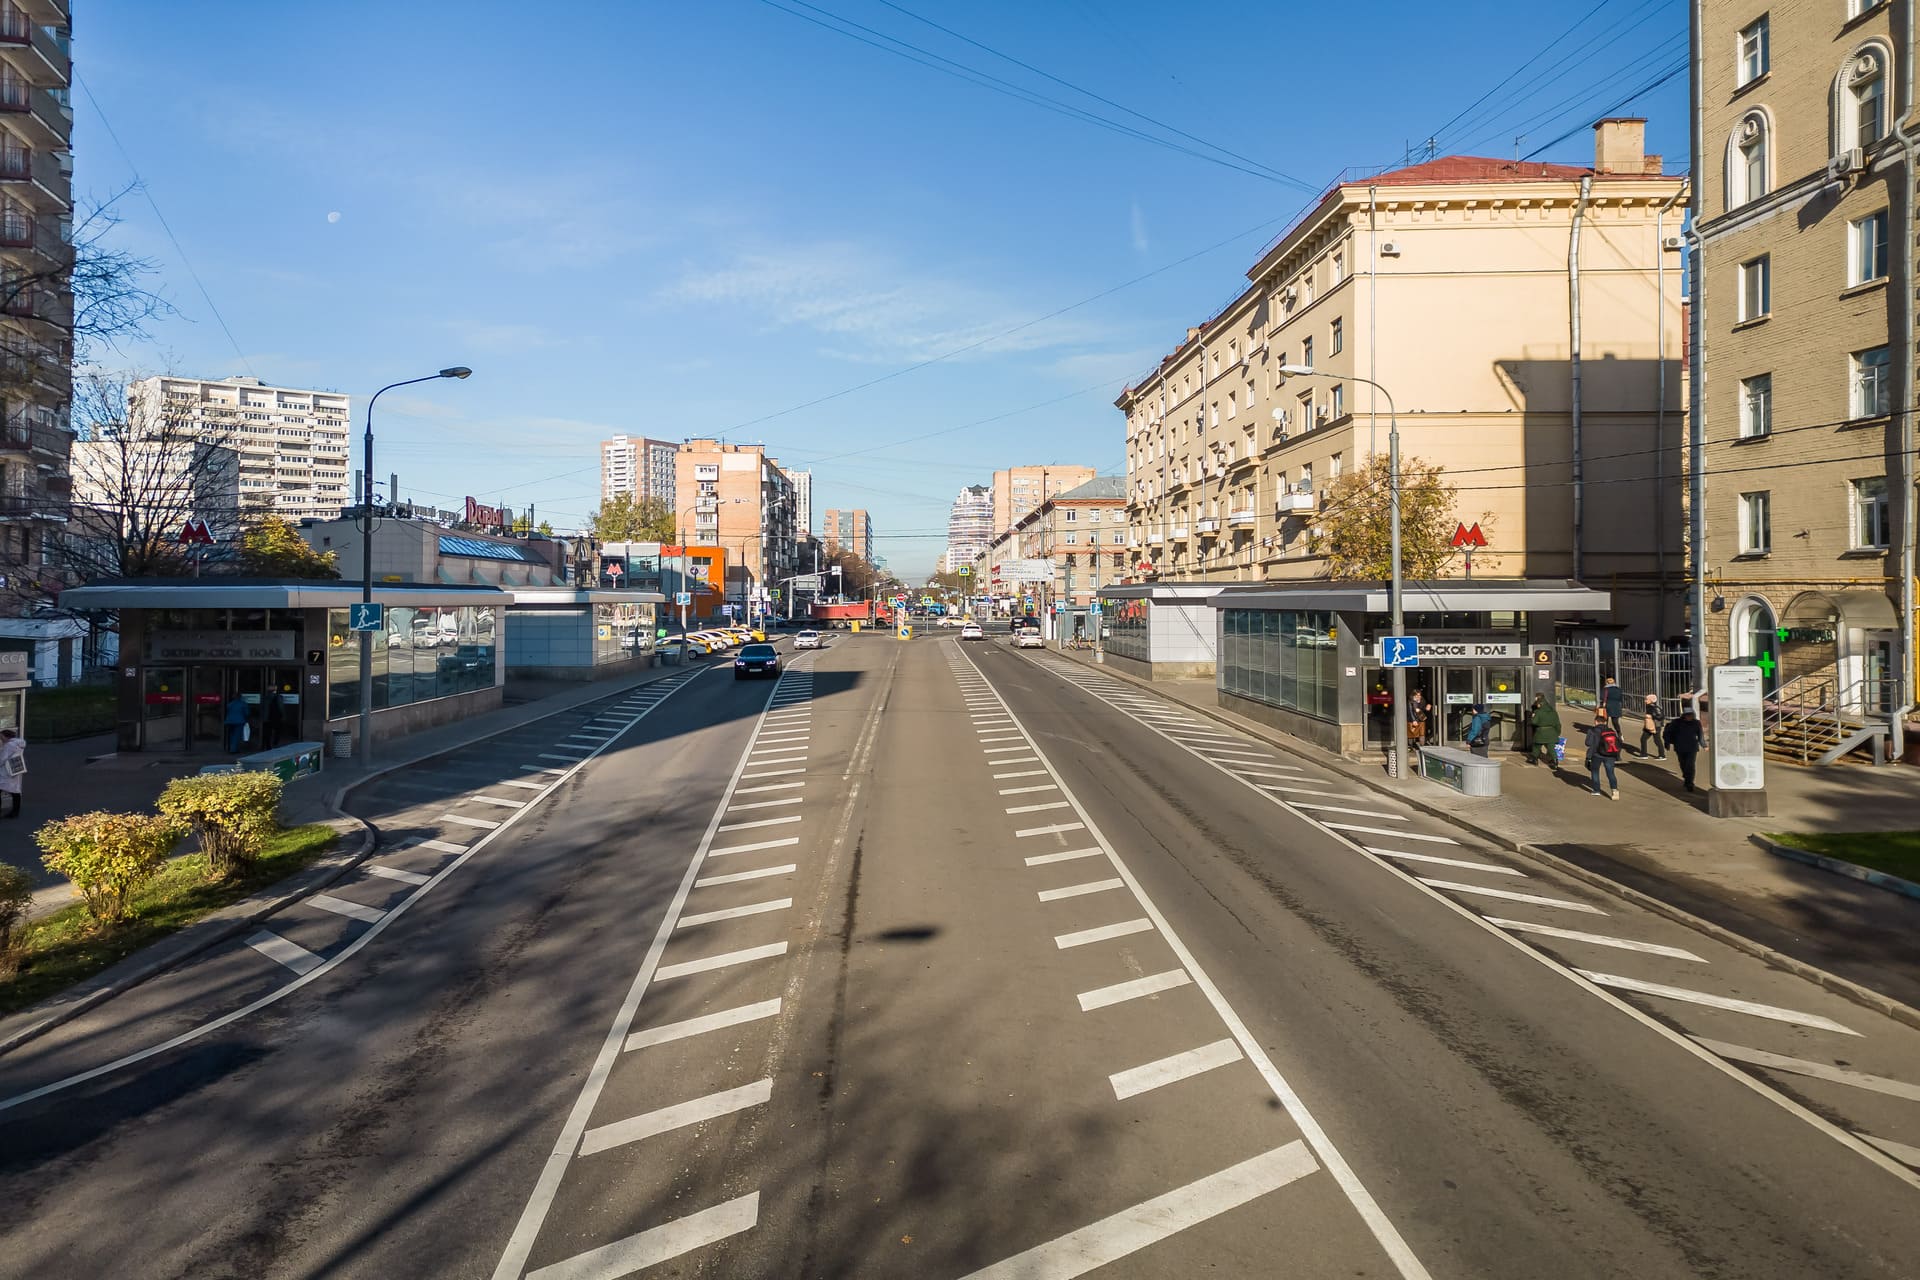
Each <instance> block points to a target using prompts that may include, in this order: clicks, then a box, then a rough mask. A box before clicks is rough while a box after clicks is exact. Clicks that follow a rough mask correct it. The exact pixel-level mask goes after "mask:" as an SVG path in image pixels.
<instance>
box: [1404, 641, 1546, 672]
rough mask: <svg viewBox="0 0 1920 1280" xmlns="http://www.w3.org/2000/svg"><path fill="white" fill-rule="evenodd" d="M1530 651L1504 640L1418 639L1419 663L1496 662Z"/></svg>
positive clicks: (1520, 645) (1521, 645)
mask: <svg viewBox="0 0 1920 1280" xmlns="http://www.w3.org/2000/svg"><path fill="white" fill-rule="evenodd" d="M1379 646H1380V642H1379V641H1378V640H1376V641H1374V656H1375V657H1378V656H1379ZM1530 652H1531V650H1529V649H1528V648H1527V646H1525V645H1523V644H1515V643H1509V642H1507V641H1504V640H1430V639H1428V638H1427V637H1426V636H1421V637H1420V663H1421V665H1422V666H1425V665H1426V664H1428V663H1430V662H1475V661H1480V662H1498V661H1501V660H1503V659H1518V658H1522V657H1526V656H1527V655H1528V654H1529V653H1530Z"/></svg>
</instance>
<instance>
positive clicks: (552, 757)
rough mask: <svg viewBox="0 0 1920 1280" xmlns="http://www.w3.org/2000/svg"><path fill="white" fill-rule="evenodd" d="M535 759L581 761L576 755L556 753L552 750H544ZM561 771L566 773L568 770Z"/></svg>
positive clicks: (574, 762)
mask: <svg viewBox="0 0 1920 1280" xmlns="http://www.w3.org/2000/svg"><path fill="white" fill-rule="evenodd" d="M534 759H535V760H565V761H566V762H567V763H568V764H579V763H580V761H579V759H578V758H576V757H574V756H561V755H555V754H554V753H553V752H551V751H542V752H541V753H540V754H539V755H537V756H535V757H534ZM560 772H562V773H565V772H566V770H564V769H562V770H561V771H560Z"/></svg>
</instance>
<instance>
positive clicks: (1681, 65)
mask: <svg viewBox="0 0 1920 1280" xmlns="http://www.w3.org/2000/svg"><path fill="white" fill-rule="evenodd" d="M1692 61H1693V59H1692V57H1691V56H1686V57H1682V58H1681V59H1680V61H1679V62H1677V63H1675V64H1674V65H1673V66H1672V67H1670V68H1668V69H1667V70H1666V71H1663V72H1662V73H1661V74H1659V75H1658V76H1655V77H1654V78H1653V79H1651V80H1649V81H1647V82H1646V83H1645V84H1643V85H1641V86H1640V87H1639V88H1637V89H1635V90H1633V91H1632V92H1631V93H1629V94H1627V96H1626V97H1624V98H1621V99H1620V100H1619V101H1617V102H1615V103H1614V104H1613V105H1611V106H1609V107H1604V108H1602V109H1601V110H1600V111H1599V112H1598V114H1597V115H1594V116H1591V117H1583V118H1582V120H1581V123H1579V124H1576V125H1575V126H1573V128H1571V129H1568V130H1567V131H1566V132H1564V133H1561V134H1558V135H1556V136H1555V137H1553V138H1551V139H1550V140H1548V141H1547V142H1545V143H1542V144H1541V145H1540V146H1538V147H1535V148H1534V149H1533V150H1532V151H1529V152H1528V153H1527V155H1526V158H1527V159H1529V160H1531V159H1533V158H1534V157H1535V156H1537V155H1539V154H1540V153H1541V152H1543V151H1546V150H1548V149H1550V148H1552V147H1557V146H1559V145H1560V144H1561V143H1563V142H1565V141H1566V140H1567V139H1568V138H1571V137H1572V136H1573V135H1574V134H1576V133H1578V132H1580V131H1581V130H1582V129H1584V128H1586V127H1587V120H1588V119H1604V118H1605V117H1607V116H1610V115H1612V114H1613V113H1614V112H1616V111H1619V110H1620V109H1621V108H1623V107H1625V106H1627V105H1628V104H1629V103H1631V102H1633V101H1634V100H1635V99H1636V98H1639V97H1641V96H1643V95H1645V94H1649V93H1652V92H1653V91H1654V90H1655V89H1658V88H1659V87H1660V86H1661V85H1663V84H1665V83H1666V82H1667V81H1669V80H1671V79H1673V78H1674V77H1675V76H1678V75H1682V74H1684V73H1685V72H1686V70H1687V68H1688V67H1689V66H1691V65H1692Z"/></svg>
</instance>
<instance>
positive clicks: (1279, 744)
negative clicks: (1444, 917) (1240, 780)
mask: <svg viewBox="0 0 1920 1280" xmlns="http://www.w3.org/2000/svg"><path fill="white" fill-rule="evenodd" d="M1082 665H1084V666H1088V667H1092V666H1094V665H1095V664H1093V663H1084V664H1082ZM1098 669H1099V670H1101V671H1104V672H1106V674H1108V675H1110V676H1113V677H1114V678H1115V679H1118V680H1124V681H1126V682H1127V683H1128V684H1131V685H1134V686H1136V687H1137V688H1140V689H1144V690H1146V691H1148V692H1150V693H1152V694H1154V695H1155V696H1156V697H1158V698H1160V699H1161V700H1162V701H1164V702H1168V703H1171V704H1172V705H1174V706H1177V707H1183V708H1185V709H1187V710H1189V711H1196V712H1198V713H1199V714H1201V715H1203V716H1205V717H1207V718H1208V719H1209V720H1212V721H1214V722H1215V723H1216V724H1223V725H1226V726H1227V727H1228V728H1231V729H1236V730H1239V731H1240V732H1242V733H1247V734H1250V735H1252V736H1253V737H1256V738H1258V739H1260V740H1261V741H1262V742H1265V743H1267V744H1268V745H1269V746H1271V747H1273V748H1275V749H1276V750H1280V751H1285V752H1288V753H1289V754H1291V755H1293V756H1296V757H1298V758H1299V759H1303V760H1308V761H1310V762H1313V763H1316V764H1320V765H1322V766H1324V767H1330V768H1333V769H1334V770H1335V771H1336V772H1338V773H1340V774H1341V775H1342V776H1343V777H1346V778H1348V779H1349V780H1351V781H1353V782H1357V783H1359V784H1360V785H1361V786H1364V787H1366V788H1368V789H1369V790H1371V791H1374V792H1376V793H1378V794H1380V795H1382V796H1385V797H1387V798H1389V799H1392V800H1397V801H1399V802H1400V803H1402V804H1405V805H1407V806H1409V807H1410V808H1414V809H1418V810H1419V811H1420V812H1422V813H1424V814H1426V815H1427V816H1429V817H1432V818H1438V819H1439V820H1441V821H1442V822H1446V823H1449V824H1451V825H1453V826H1455V827H1458V828H1459V829H1460V830H1462V831H1465V832H1467V833H1468V834H1470V835H1472V836H1473V837H1474V838H1475V839H1478V840H1483V841H1485V842H1486V843H1488V844H1491V845H1493V846H1495V847H1497V848H1501V849H1505V850H1507V851H1508V852H1509V853H1515V854H1518V855H1519V856H1521V857H1523V858H1526V859H1527V860H1529V861H1531V862H1536V863H1538V864H1540V865H1541V866H1543V867H1546V868H1548V869H1549V870H1552V871H1557V872H1559V873H1560V874H1562V875H1565V876H1569V877H1571V878H1573V879H1575V880H1578V881H1580V882H1581V883H1582V884H1585V885H1589V886H1591V887H1592V888H1595V889H1600V890H1603V891H1605V892H1607V893H1611V894H1613V895H1615V896H1617V897H1621V898H1624V899H1626V900H1627V901H1628V902H1631V903H1634V904H1635V905H1637V906H1641V907H1645V908H1646V909H1647V910H1649V911H1651V912H1653V913H1654V914H1655V915H1658V916H1663V917H1665V918H1666V919H1668V920H1671V921H1673V922H1674V923H1675V924H1680V925H1685V926H1686V927H1687V928H1689V929H1694V930H1697V931H1699V932H1701V933H1704V934H1706V935H1707V936H1708V937H1710V938H1713V939H1715V940H1716V941H1718V942H1724V943H1725V944H1727V945H1728V946H1730V947H1732V948H1734V949H1735V950H1736V951H1741V952H1744V953H1746V954H1747V955H1750V956H1752V957H1754V958H1755V959H1757V960H1761V961H1764V962H1765V963H1767V964H1769V965H1772V966H1773V967H1774V968H1776V969H1781V970H1784V971H1785V972H1787V973H1791V974H1793V975H1794V976H1796V977H1799V978H1804V979H1806V980H1807V981H1809V982H1811V983H1813V984H1815V985H1816V986H1819V987H1823V988H1825V989H1826V990H1828V991H1830V992H1832V993H1833V994H1834V995H1837V996H1840V997H1842V998H1843V999H1847V1000H1851V1001H1852V1002H1853V1003H1855V1004H1857V1005H1860V1006H1861V1007H1862V1008H1865V1009H1870V1010H1872V1011H1873V1012H1875V1013H1878V1014H1882V1015H1884V1016H1886V1017H1889V1018H1892V1019H1893V1020H1894V1021H1895V1022H1901V1023H1905V1024H1906V1025H1907V1026H1909V1027H1913V1028H1915V1029H1920V1009H1915V1008H1914V1007H1912V1006H1911V1005H1907V1004H1903V1003H1901V1002H1900V1001H1898V1000H1895V999H1894V998H1893V997H1892V996H1888V995H1882V994H1881V993H1880V992H1878V991H1875V990H1873V989H1872V988H1870V987H1864V986H1861V985H1860V984H1859V983H1857V982H1854V981H1851V980H1850V979H1847V978H1843V977H1841V976H1840V975H1839V974H1836V973H1829V972H1827V971H1826V970H1825V969H1822V968H1820V967H1819V966H1818V965H1813V964H1808V963H1807V962H1806V961H1804V960H1800V959H1796V958H1795V957H1793V956H1790V955H1787V954H1786V953H1785V952H1783V951H1780V950H1777V949H1775V948H1773V947H1770V946H1768V945H1766V944H1765V943H1763V942H1756V941H1754V940H1753V939H1752V938H1748V937H1746V936H1744V935H1742V934H1739V933H1735V932H1734V931H1733V930H1731V929H1728V928H1726V927H1724V926H1722V925H1717V924H1715V923H1713V922H1712V921H1711V920H1705V919H1702V918H1701V917H1699V916H1697V915H1695V914H1693V912H1691V911H1688V910H1686V909H1685V908H1682V907H1676V906H1674V905H1673V904H1672V903H1670V902H1665V901H1663V900H1661V899H1659V898H1656V897H1654V896H1653V895H1651V894H1649V893H1645V892H1643V891H1641V890H1639V889H1635V888H1634V887H1633V886H1631V885H1626V884H1622V883H1620V882H1619V881H1618V880H1614V879H1612V878H1610V877H1608V876H1605V875H1602V874H1601V873H1600V872H1597V871H1590V870H1588V869H1587V868H1586V867H1583V866H1580V865H1579V864H1578V863H1574V862H1568V861H1567V860H1566V859H1564V858H1562V857H1559V856H1558V855H1556V854H1551V853H1548V852H1547V851H1546V850H1545V849H1542V848H1540V847H1539V846H1538V845H1533V844H1528V843H1526V842H1525V841H1523V840H1515V839H1513V838H1512V837H1510V836H1505V835H1502V834H1500V833H1499V832H1497V831H1493V830H1491V829H1489V828H1487V827H1483V826H1481V825H1480V824H1479V823H1477V822H1473V821H1470V820H1469V819H1466V818H1462V817H1461V816H1460V815H1459V814H1457V813H1454V812H1452V811H1450V810H1448V809H1444V808H1441V807H1440V806H1439V805H1435V804H1429V803H1428V802H1426V801H1425V800H1422V799H1420V798H1418V797H1415V796H1412V795H1408V794H1406V793H1404V792H1401V791H1396V790H1395V789H1393V788H1392V787H1391V786H1389V785H1388V784H1387V783H1386V782H1384V781H1381V780H1379V779H1375V778H1370V777H1367V776H1366V775H1365V774H1364V773H1363V772H1361V771H1359V770H1356V769H1354V768H1353V766H1352V765H1351V764H1350V763H1349V762H1348V761H1347V760H1346V759H1345V757H1341V756H1333V755H1331V754H1328V753H1322V754H1316V755H1308V754H1307V753H1306V751H1305V750H1304V749H1303V748H1302V746H1301V744H1300V743H1298V742H1292V741H1287V740H1284V739H1281V738H1279V737H1277V736H1275V735H1274V734H1273V733H1272V731H1271V730H1269V729H1267V728H1266V726H1264V725H1260V724H1258V723H1256V722H1254V721H1249V720H1245V719H1242V718H1241V717H1239V716H1235V715H1232V714H1231V713H1229V712H1225V711H1222V710H1220V709H1219V708H1218V707H1209V706H1203V705H1201V704H1199V703H1195V702H1184V701H1182V700H1181V699H1179V698H1175V697H1172V696H1171V695H1169V694H1167V693H1166V692H1165V691H1163V690H1160V689H1156V688H1155V687H1154V686H1153V684H1152V682H1150V681H1146V680H1142V679H1140V678H1139V677H1138V676H1132V675H1127V674H1126V673H1124V672H1120V671H1116V670H1114V669H1113V668H1112V667H1109V666H1107V665H1106V664H1104V663H1102V664H1099V668H1098ZM1768 843H1769V844H1771V842H1768ZM1774 851H1775V852H1779V851H1780V850H1779V847H1778V846H1776V847H1775V848H1774ZM1789 856H1793V857H1795V858H1796V860H1798V858H1799V857H1801V856H1803V855H1801V852H1800V851H1799V850H1797V849H1796V850H1794V851H1793V853H1792V854H1791V855H1789ZM1804 857H1806V858H1817V857H1819V855H1818V854H1806V855H1804ZM1822 861H1823V862H1831V861H1832V859H1823V860H1822ZM1829 869H1831V868H1829ZM1862 870H1864V869H1862ZM1842 874H1849V873H1844V872H1843V873H1842ZM1867 874H1870V875H1880V874H1881V873H1879V872H1870V873H1867ZM1861 878H1865V877H1864V876H1862V877H1861ZM1885 878H1886V879H1889V880H1891V879H1895V877H1892V876H1887V877H1885ZM1900 883H1902V884H1907V883H1908V882H1907V881H1904V880H1903V881H1900ZM1880 887H1882V888H1886V887H1888V886H1886V885H1882V886H1880ZM1910 887H1912V888H1914V889H1915V890H1916V894H1915V896H1920V886H1910ZM1896 892H1904V891H1899V890H1896Z"/></svg>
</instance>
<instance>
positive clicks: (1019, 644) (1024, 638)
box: [1013, 627, 1047, 649]
mask: <svg viewBox="0 0 1920 1280" xmlns="http://www.w3.org/2000/svg"><path fill="white" fill-rule="evenodd" d="M1013 647H1014V648H1016V649H1044V648H1046V647H1047V642H1046V641H1045V640H1043V639H1041V637H1040V633H1039V632H1038V631H1033V630H1030V629H1028V628H1024V627H1023V628H1021V629H1020V630H1019V631H1018V632H1016V633H1015V634H1014V637H1013Z"/></svg>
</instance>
